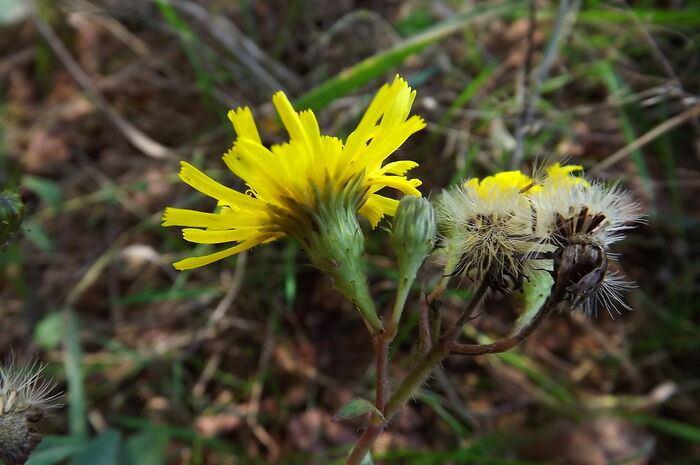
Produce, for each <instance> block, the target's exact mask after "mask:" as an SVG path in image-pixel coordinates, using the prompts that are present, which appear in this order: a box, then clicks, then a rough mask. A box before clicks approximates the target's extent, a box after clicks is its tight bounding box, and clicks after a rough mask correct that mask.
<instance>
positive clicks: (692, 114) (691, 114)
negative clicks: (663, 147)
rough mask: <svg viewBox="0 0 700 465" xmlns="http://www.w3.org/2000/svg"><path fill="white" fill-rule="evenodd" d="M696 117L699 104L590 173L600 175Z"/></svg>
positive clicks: (621, 150)
mask: <svg viewBox="0 0 700 465" xmlns="http://www.w3.org/2000/svg"><path fill="white" fill-rule="evenodd" d="M696 116H700V103H697V104H695V105H693V106H692V107H690V108H688V109H687V110H686V111H684V112H683V113H680V114H678V115H676V116H674V117H673V118H671V119H668V120H666V121H664V122H663V123H661V124H659V125H658V126H656V127H655V128H653V129H652V130H650V131H649V132H646V133H644V135H642V136H641V137H639V138H638V139H635V140H634V141H632V142H630V143H629V144H627V145H626V146H624V147H623V148H621V149H620V150H618V151H617V152H615V153H613V154H612V155H610V156H609V157H608V158H606V159H605V160H603V161H601V162H600V163H598V164H597V165H595V166H593V167H592V168H591V169H590V170H589V171H590V173H591V174H595V173H598V172H600V171H602V170H604V169H605V168H607V167H609V166H611V165H613V164H615V163H617V162H618V161H620V160H622V159H623V158H625V157H626V156H627V155H629V154H631V153H632V152H634V151H635V150H637V149H639V148H641V147H643V146H644V145H646V144H648V143H649V142H651V141H652V140H654V139H656V138H657V137H659V136H660V135H662V134H663V133H665V132H667V131H670V130H671V129H673V128H675V127H676V126H678V125H680V124H682V123H684V122H686V121H688V120H689V119H692V118H695V117H696Z"/></svg>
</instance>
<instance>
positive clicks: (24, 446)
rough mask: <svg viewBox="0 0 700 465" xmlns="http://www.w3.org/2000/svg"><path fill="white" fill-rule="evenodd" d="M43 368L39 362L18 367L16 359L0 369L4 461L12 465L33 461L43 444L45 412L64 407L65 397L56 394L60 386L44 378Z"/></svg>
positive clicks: (0, 454)
mask: <svg viewBox="0 0 700 465" xmlns="http://www.w3.org/2000/svg"><path fill="white" fill-rule="evenodd" d="M43 368H44V367H43V366H42V365H40V364H39V363H37V362H36V361H35V362H32V363H31V364H29V365H26V366H18V365H17V362H16V361H15V360H14V359H10V360H9V362H7V363H6V364H5V365H4V366H1V367H0V460H2V461H4V462H5V463H6V464H8V465H15V464H23V463H25V462H26V461H27V460H28V459H29V454H30V453H31V451H32V450H33V449H34V448H35V447H36V445H37V444H38V443H39V442H41V435H40V434H38V423H39V422H40V421H41V419H42V418H43V417H44V411H45V410H47V409H50V408H55V407H58V406H59V405H60V402H59V401H58V399H59V397H60V396H61V394H52V391H53V390H54V389H55V387H56V383H55V382H52V381H45V380H42V379H41V377H40V375H41V371H42V370H43Z"/></svg>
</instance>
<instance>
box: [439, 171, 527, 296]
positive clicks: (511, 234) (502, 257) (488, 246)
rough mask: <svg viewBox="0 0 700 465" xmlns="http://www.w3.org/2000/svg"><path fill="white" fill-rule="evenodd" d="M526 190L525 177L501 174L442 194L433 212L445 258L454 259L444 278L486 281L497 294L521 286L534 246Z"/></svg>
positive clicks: (509, 172) (468, 183)
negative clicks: (528, 256)
mask: <svg viewBox="0 0 700 465" xmlns="http://www.w3.org/2000/svg"><path fill="white" fill-rule="evenodd" d="M531 187H532V179H531V178H529V177H528V176H526V175H524V174H523V173H521V172H520V171H506V172H502V173H498V174H496V175H494V176H488V177H486V178H484V179H481V180H479V179H476V178H473V179H469V180H468V181H466V182H465V183H464V184H463V185H462V186H460V187H458V188H456V189H454V190H451V191H445V192H443V194H442V197H441V198H440V200H439V201H438V206H437V218H438V224H439V225H440V228H441V232H442V245H443V246H444V247H445V248H446V250H447V256H448V257H450V256H452V257H458V259H457V260H453V262H452V263H453V265H452V266H448V269H446V270H445V272H446V274H463V275H465V276H467V277H469V278H471V279H474V280H477V281H481V280H487V282H488V283H489V284H490V285H491V287H492V288H493V289H495V290H499V291H504V290H507V289H508V288H510V287H512V286H513V285H518V284H519V283H520V282H521V279H522V278H523V276H524V274H525V271H526V268H527V266H528V263H527V261H525V260H523V257H525V255H526V254H527V253H528V251H529V250H531V248H532V246H533V243H536V238H535V236H534V235H533V234H532V213H531V209H530V204H529V202H528V199H527V195H528V194H527V191H528V189H529V188H531ZM449 268H451V269H449Z"/></svg>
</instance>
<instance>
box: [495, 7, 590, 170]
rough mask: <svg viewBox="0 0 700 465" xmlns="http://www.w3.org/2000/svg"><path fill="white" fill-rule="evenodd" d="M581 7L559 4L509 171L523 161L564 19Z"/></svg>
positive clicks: (519, 126)
mask: <svg viewBox="0 0 700 465" xmlns="http://www.w3.org/2000/svg"><path fill="white" fill-rule="evenodd" d="M580 7H581V1H580V0H579V1H575V2H574V5H573V6H572V7H571V8H569V0H561V1H560V2H559V10H558V12H557V17H556V19H555V21H554V28H553V29H552V35H551V37H550V38H549V42H548V43H547V47H546V48H545V51H544V57H543V58H542V63H540V66H539V67H538V68H537V73H536V75H535V80H534V82H533V83H532V89H531V90H530V94H531V98H530V99H526V105H525V108H524V109H523V117H522V118H521V123H522V124H519V125H518V129H517V131H516V135H515V141H516V144H515V151H514V152H513V156H512V157H511V158H510V163H509V167H510V169H517V168H518V167H519V166H520V162H521V161H522V159H523V154H524V150H525V148H524V145H525V144H524V142H525V135H526V134H527V132H528V130H529V126H530V123H531V122H532V118H533V116H534V114H535V106H536V105H537V101H538V100H539V99H540V95H541V94H542V84H544V81H545V79H547V76H549V71H550V69H551V68H552V65H553V64H554V61H555V59H556V57H557V52H558V51H559V43H560V42H561V41H562V40H563V39H564V37H565V36H566V34H565V31H566V28H565V27H564V26H565V25H566V17H567V16H568V15H569V14H572V15H573V14H575V13H576V12H578V10H579V8H580Z"/></svg>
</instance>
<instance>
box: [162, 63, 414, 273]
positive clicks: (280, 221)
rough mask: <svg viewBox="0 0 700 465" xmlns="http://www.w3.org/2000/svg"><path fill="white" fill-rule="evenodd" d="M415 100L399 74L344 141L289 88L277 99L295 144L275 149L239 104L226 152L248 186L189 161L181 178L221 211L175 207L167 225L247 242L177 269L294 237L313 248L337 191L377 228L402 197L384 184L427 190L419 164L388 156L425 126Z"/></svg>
mask: <svg viewBox="0 0 700 465" xmlns="http://www.w3.org/2000/svg"><path fill="white" fill-rule="evenodd" d="M414 98H415V91H412V90H411V88H410V87H409V86H408V84H407V83H406V82H405V81H404V80H403V79H401V78H400V77H399V76H396V78H395V79H394V81H393V83H391V84H386V85H384V86H383V87H382V88H381V89H380V90H379V91H378V92H377V94H376V95H375V97H374V99H373V100H372V102H371V103H370V105H369V107H368V108H367V110H366V112H365V114H364V116H363V117H362V119H361V120H360V122H359V124H358V126H357V128H356V129H355V130H354V131H353V132H352V133H351V134H350V135H349V136H348V138H347V140H346V141H345V142H343V141H341V140H340V139H338V138H335V137H330V136H324V135H321V132H320V129H319V126H318V123H317V121H316V117H315V116H314V114H313V112H312V111H311V110H305V111H301V112H296V111H295V110H294V108H293V107H292V105H291V103H290V102H289V100H288V99H287V97H286V96H285V94H284V93H283V92H281V91H280V92H278V93H277V94H275V95H274V96H273V98H272V101H273V104H274V105H275V108H276V109H277V112H278V113H279V116H280V119H281V120H282V123H283V124H284V126H285V128H286V129H287V132H288V133H289V142H286V143H283V144H280V145H273V146H272V147H270V148H269V149H268V148H267V147H265V146H264V145H263V144H262V141H261V138H260V135H259V133H258V130H257V127H256V125H255V122H254V121H253V116H252V113H251V111H250V110H249V109H248V108H247V107H246V108H239V109H237V110H232V111H230V112H229V119H230V120H231V122H232V123H233V126H234V129H235V130H236V133H237V135H238V137H237V139H236V141H235V143H234V144H233V147H232V148H231V149H230V150H229V151H228V152H226V154H224V157H223V158H224V162H225V163H226V166H227V167H228V168H229V169H230V170H231V171H232V172H233V173H234V174H236V175H237V176H238V177H240V178H241V179H242V180H243V181H245V183H246V185H247V187H248V190H247V192H246V193H242V192H239V191H236V190H234V189H231V188H229V187H226V186H224V185H222V184H220V183H218V182H216V181H214V180H213V179H211V178H210V177H208V176H207V175H205V174H204V173H202V172H201V171H200V170H198V169H197V168H195V167H194V166H192V165H190V164H189V163H186V162H182V169H181V171H180V178H181V179H182V180H183V181H184V182H185V183H187V184H189V185H190V186H192V187H194V188H195V189H197V190H199V191H200V192H202V193H204V194H206V195H208V196H210V197H213V198H215V199H216V200H217V201H218V205H219V207H220V208H219V210H218V211H217V212H216V213H205V212H198V211H193V210H185V209H180V208H167V209H166V211H165V214H164V217H163V220H164V221H163V226H185V227H186V228H185V229H184V230H183V236H184V238H185V239H186V240H188V241H191V242H196V243H202V244H217V243H226V242H236V243H237V244H235V245H233V246H232V247H229V248H227V249H225V250H222V251H219V252H215V253H212V254H209V255H206V256H202V257H192V258H187V259H185V260H181V261H179V262H177V263H175V264H174V266H175V268H177V269H180V270H184V269H189V268H196V267H199V266H203V265H206V264H209V263H212V262H214V261H216V260H220V259H222V258H225V257H228V256H231V255H234V254H236V253H239V252H241V251H243V250H246V249H249V248H251V247H254V246H256V245H258V244H261V243H265V242H271V241H274V240H277V239H279V238H281V237H284V236H292V237H295V238H297V239H299V240H300V241H301V242H302V245H304V246H305V247H307V248H308V247H309V246H310V244H309V240H308V235H309V233H310V232H311V231H313V230H314V228H317V227H318V224H317V223H316V220H315V218H314V213H315V212H318V211H319V210H320V208H319V205H320V204H322V203H323V202H327V201H329V200H328V199H330V198H333V199H336V200H337V199H344V200H343V201H345V202H346V207H348V208H353V209H354V211H353V213H355V212H357V213H359V214H361V215H362V216H364V217H365V218H367V219H368V220H369V221H370V223H371V224H372V226H373V227H374V226H376V225H377V223H378V222H379V220H380V219H381V218H382V217H383V216H384V215H393V214H394V212H395V211H396V207H397V205H398V202H397V201H396V200H394V199H391V198H388V197H385V196H383V195H381V194H379V191H380V190H381V189H383V188H385V187H390V188H394V189H397V190H399V191H401V192H403V193H404V194H409V195H415V196H419V195H420V192H419V191H418V190H417V189H416V187H418V186H419V185H420V184H421V182H420V180H418V179H408V178H407V177H405V176H404V175H405V174H406V172H407V171H409V170H410V169H412V168H414V167H415V166H417V163H415V162H413V161H395V162H392V163H388V164H384V161H385V160H386V158H387V157H389V155H391V154H392V153H393V152H394V151H396V149H398V148H399V147H400V146H401V145H402V144H403V143H404V142H405V141H406V139H407V138H408V137H409V136H410V135H411V134H413V133H415V132H416V131H418V130H420V129H422V128H423V127H425V123H424V122H423V120H422V119H421V118H419V117H418V116H409V112H410V109H411V106H412V104H413V100H414ZM348 190H351V192H347V191H348Z"/></svg>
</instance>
